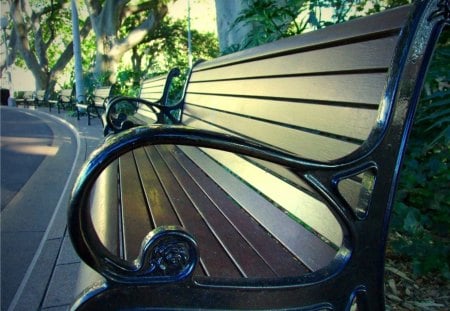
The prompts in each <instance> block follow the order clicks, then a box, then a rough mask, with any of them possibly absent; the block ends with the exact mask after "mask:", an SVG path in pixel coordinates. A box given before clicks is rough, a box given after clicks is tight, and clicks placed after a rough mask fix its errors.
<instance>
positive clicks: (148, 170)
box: [128, 148, 206, 276]
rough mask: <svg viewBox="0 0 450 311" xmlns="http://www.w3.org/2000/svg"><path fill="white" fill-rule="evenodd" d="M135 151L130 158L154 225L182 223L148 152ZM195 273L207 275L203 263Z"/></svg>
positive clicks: (135, 216) (131, 215)
mask: <svg viewBox="0 0 450 311" xmlns="http://www.w3.org/2000/svg"><path fill="white" fill-rule="evenodd" d="M133 153H134V158H131V157H128V160H130V161H131V160H134V161H135V163H136V167H137V171H138V174H139V178H140V181H141V183H142V185H143V186H142V190H143V196H144V197H145V200H146V203H147V204H146V206H148V207H150V208H149V211H148V213H149V214H150V215H151V223H153V227H154V228H156V227H159V226H167V225H181V224H180V221H179V220H178V217H177V215H176V214H175V211H174V210H173V207H172V205H171V204H170V202H169V199H168V198H167V196H166V193H165V191H164V189H163V188H162V186H161V183H160V181H159V179H158V178H157V175H156V173H155V171H154V169H153V166H152V164H151V163H150V161H149V159H148V156H147V153H146V152H145V150H144V149H143V148H140V149H136V150H134V151H133ZM130 165H131V164H130ZM128 217H133V218H139V217H140V215H139V214H128ZM138 220H139V219H138ZM194 275H196V276H205V275H206V274H205V272H204V271H203V268H202V267H201V265H198V266H197V268H196V270H195V271H194Z"/></svg>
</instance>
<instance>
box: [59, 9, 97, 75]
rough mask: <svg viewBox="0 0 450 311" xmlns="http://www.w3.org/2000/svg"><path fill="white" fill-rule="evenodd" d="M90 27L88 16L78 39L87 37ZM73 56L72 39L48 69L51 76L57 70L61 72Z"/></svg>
mask: <svg viewBox="0 0 450 311" xmlns="http://www.w3.org/2000/svg"><path fill="white" fill-rule="evenodd" d="M91 29H92V24H91V21H90V19H89V17H88V18H87V19H86V20H85V22H84V26H83V28H81V30H80V40H83V39H85V38H86V37H87V35H88V34H89V32H90V31H91ZM72 56H73V41H72V42H70V43H69V44H68V45H67V47H66V49H65V50H64V52H63V53H62V54H61V56H60V57H59V58H58V61H57V62H56V64H55V65H54V66H53V68H52V69H51V71H50V75H51V76H55V75H57V74H58V73H59V72H61V71H62V70H63V69H64V68H65V67H66V65H67V63H68V62H69V61H70V59H71V58H72Z"/></svg>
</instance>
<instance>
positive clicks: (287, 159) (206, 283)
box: [69, 1, 450, 310]
mask: <svg viewBox="0 0 450 311" xmlns="http://www.w3.org/2000/svg"><path fill="white" fill-rule="evenodd" d="M408 12H409V9H407V8H401V9H397V10H394V11H391V12H389V13H388V12H386V13H382V14H388V15H378V16H390V20H392V21H393V22H394V23H395V22H396V20H400V19H402V18H403V17H404V16H405V14H406V13H408ZM377 18H378V17H376V16H374V17H367V18H364V19H361V20H359V21H358V20H356V21H352V22H350V23H348V27H349V28H353V29H355V30H356V29H359V28H360V27H364V24H365V23H373V24H376V23H377ZM406 21H407V22H406V26H404V27H402V28H401V32H400V36H399V39H398V43H397V45H396V49H395V52H394V56H393V60H392V63H391V66H390V67H389V71H388V73H387V82H386V85H385V87H383V89H384V91H383V93H382V94H383V95H382V96H381V103H380V106H379V108H378V117H377V119H376V123H375V126H374V127H373V128H372V130H371V132H370V135H369V136H368V138H367V139H365V140H364V141H363V143H362V144H361V146H360V147H359V148H358V149H357V150H355V151H353V152H350V153H349V154H347V155H345V156H343V157H342V158H338V159H331V160H322V159H311V158H308V157H302V156H298V155H297V154H295V153H294V152H291V151H289V150H283V149H282V148H276V147H274V146H270V145H268V144H266V143H264V142H261V141H258V140H255V139H249V138H246V137H239V136H237V135H230V134H224V133H219V132H217V131H211V130H208V129H206V128H195V127H192V126H186V123H187V125H190V124H195V122H196V121H195V120H194V121H193V119H196V118H197V116H195V115H194V114H192V111H195V109H196V108H195V107H194V108H192V107H191V105H192V99H190V100H188V96H192V97H194V96H193V95H192V94H196V93H199V92H201V90H202V88H201V87H199V88H195V86H194V87H192V88H191V89H190V84H195V83H196V82H197V81H199V80H200V81H201V79H199V78H198V76H201V74H199V72H201V71H202V70H205V71H207V70H209V69H210V68H211V67H215V68H220V67H221V66H224V67H225V68H226V67H227V66H228V65H229V63H230V62H233V61H234V62H235V64H236V66H238V67H239V66H243V63H245V62H244V60H245V59H248V58H251V57H253V56H254V57H255V59H263V58H264V57H265V56H266V55H268V54H270V53H271V52H268V51H267V49H274V44H272V45H267V46H261V47H259V48H256V49H252V50H248V51H244V52H242V53H239V54H236V55H231V56H225V57H223V58H219V59H217V60H213V61H211V62H205V63H200V64H198V65H197V66H195V67H194V68H193V73H192V75H191V77H190V78H189V79H188V82H187V87H186V89H187V93H188V96H186V97H185V98H184V100H185V101H184V102H183V103H182V105H180V106H177V107H175V108H181V109H183V113H182V115H181V116H182V118H183V119H182V122H181V121H180V123H181V124H180V125H154V126H143V127H136V128H133V129H130V130H127V131H125V132H123V133H121V134H117V135H115V136H112V137H109V138H108V139H106V141H105V143H104V144H103V146H101V147H100V148H99V149H97V150H96V151H95V152H94V153H93V154H92V156H91V158H90V160H89V161H88V162H87V163H86V165H85V166H84V168H83V170H82V172H81V174H80V176H79V178H78V180H77V183H76V185H75V187H74V190H73V193H72V198H71V203H70V208H69V232H70V236H71V239H72V242H73V244H74V247H75V249H76V251H77V253H78V254H79V255H80V257H81V258H82V259H83V261H84V262H85V263H86V264H87V265H89V266H90V267H91V268H93V269H94V270H96V271H97V272H99V273H100V274H101V275H102V276H103V277H104V278H105V280H103V281H100V282H99V283H96V284H93V285H92V286H91V287H90V288H88V289H87V290H86V292H85V293H84V295H82V296H81V297H80V298H79V300H77V301H76V302H75V304H74V308H80V309H111V308H115V309H121V308H130V309H132V308H136V309H144V308H156V309H164V308H166V309H177V308H178V309H183V308H191V309H194V308H211V309H214V308H219V309H227V308H233V309H253V310H254V309H296V310H297V309H307V310H322V309H327V310H349V309H350V308H351V306H352V305H356V306H357V308H358V310H381V309H384V294H383V293H384V291H383V287H384V284H383V270H384V249H385V244H386V239H387V233H388V225H389V218H390V212H391V208H392V201H393V199H394V194H395V188H396V183H397V178H398V173H399V170H400V167H401V162H402V157H403V154H404V150H405V147H406V142H407V137H408V134H409V131H410V129H411V126H412V123H413V117H414V111H415V107H416V104H417V102H418V99H419V96H420V91H421V88H422V84H423V81H424V78H425V74H426V70H427V68H428V65H429V62H430V59H431V56H432V53H433V50H434V46H435V44H436V41H437V39H438V37H439V34H440V32H441V31H442V29H443V27H444V26H445V25H448V24H449V23H450V8H449V2H448V1H417V2H416V3H415V4H414V6H413V9H412V15H411V16H410V17H409V18H407V19H406ZM352 26H353V27H352ZM341 27H347V26H339V25H338V26H334V27H331V28H329V29H328V30H327V29H325V31H322V32H317V34H312V35H306V36H305V37H304V38H305V41H302V42H306V45H303V46H302V48H303V49H308V44H307V42H308V39H309V38H315V39H317V38H319V41H320V36H321V35H322V34H328V35H330V34H333V31H335V34H338V30H342V29H343V28H341ZM300 38H303V37H300ZM294 40H297V39H294ZM298 40H300V41H301V40H302V39H298ZM290 42H292V41H290V40H289V39H288V40H284V41H280V42H277V43H275V45H276V46H277V47H276V48H275V49H278V51H280V54H282V53H284V52H285V51H286V50H283V47H284V45H287V46H289V43H290ZM316 42H317V41H315V43H316ZM324 45H326V46H329V43H328V42H325V41H324ZM305 46H306V47H305ZM315 46H316V47H317V46H320V44H317V43H316V45H315ZM321 47H323V46H321ZM255 51H256V52H257V53H255ZM272 51H273V50H272ZM270 55H272V54H270ZM374 72H377V71H376V70H375V69H374ZM194 76H195V79H194ZM207 86H208V84H205V87H207ZM271 87H275V86H273V85H271ZM214 90H215V92H219V90H218V89H216V88H214ZM248 91H249V92H257V91H258V90H256V89H255V90H248ZM306 91H308V90H306ZM345 91H346V90H341V92H345ZM158 108H160V109H161V110H162V112H163V113H165V114H166V115H171V108H168V107H158ZM187 108H188V109H187ZM209 109H210V108H209ZM249 120H254V119H249ZM255 121H258V120H255ZM249 122H250V121H249ZM244 126H245V125H244ZM267 134H268V133H267ZM313 134H316V133H313ZM281 138H282V137H280V139H281ZM299 143H302V142H299ZM154 145H155V146H158V147H157V148H156V150H158V152H160V153H161V155H163V154H164V153H163V151H164V150H163V148H165V147H164V146H165V145H182V146H195V147H207V148H213V149H218V150H225V151H229V152H232V153H236V154H240V155H244V156H249V157H253V158H256V159H260V160H263V161H265V163H266V162H270V163H276V164H279V165H281V166H283V167H286V168H288V170H289V171H290V172H291V173H293V174H294V175H295V176H296V177H297V178H299V179H301V180H302V181H303V182H304V183H305V184H306V187H308V188H309V189H312V190H313V191H315V192H316V193H317V194H319V196H320V197H321V198H322V199H323V201H324V202H326V203H327V204H328V206H329V207H330V209H331V210H332V212H333V214H334V215H335V216H336V217H337V218H338V219H339V220H340V221H341V224H343V227H344V230H343V237H342V244H341V245H340V246H339V248H338V250H337V251H336V254H335V256H334V258H333V259H332V260H331V262H330V263H328V264H327V265H326V266H322V267H320V266H319V269H318V270H316V271H312V272H311V273H306V274H303V275H296V274H295V275H292V276H284V277H254V278H237V279H236V278H226V277H225V278H224V277H204V276H203V277H202V276H197V275H196V274H195V271H196V269H197V268H196V267H197V266H198V264H199V260H200V258H201V257H202V256H204V255H205V253H207V255H209V254H208V253H209V252H210V249H208V248H202V245H201V244H199V243H198V242H197V237H194V236H193V235H192V234H190V233H189V232H188V231H187V230H186V229H185V228H180V227H177V226H161V227H157V228H155V229H154V230H153V231H151V232H150V233H149V234H148V235H147V236H146V237H145V239H144V240H143V241H142V244H141V247H140V250H139V253H138V256H137V258H136V260H134V261H130V259H128V260H126V259H125V258H121V257H120V256H118V255H116V254H113V253H112V252H111V250H110V249H108V248H107V247H106V246H105V245H104V244H103V243H102V241H101V239H100V238H99V236H98V234H97V233H96V231H95V225H94V224H93V223H92V219H91V210H90V209H91V204H90V203H91V201H90V198H91V197H90V195H91V194H92V192H91V191H92V189H93V188H94V187H95V186H96V182H97V179H98V178H99V177H101V175H102V172H103V171H104V170H105V169H107V168H108V167H110V165H111V164H113V163H115V161H116V160H117V159H118V158H120V159H121V160H122V158H123V157H125V156H127V155H128V154H129V152H135V151H136V150H140V149H138V148H141V147H145V148H146V149H145V150H153V149H149V148H152V147H150V146H154ZM160 146H161V147H160ZM169 148H172V147H169ZM176 148H177V147H176ZM161 150H162V151H161ZM139 152H140V151H139ZM146 152H147V151H146ZM149 152H150V151H149ZM165 154H167V155H168V156H169V155H170V156H172V155H174V156H175V157H176V156H177V151H176V150H175V151H174V150H172V151H170V149H169V151H168V152H166V153H165ZM133 156H135V155H133ZM162 158H163V159H164V157H162ZM149 159H153V157H149ZM361 173H362V174H365V173H368V177H369V180H368V181H369V182H368V183H367V184H365V183H364V181H363V182H361V184H360V187H359V188H358V190H359V191H362V193H361V194H362V196H363V197H364V196H365V195H366V194H367V193H369V197H368V198H369V199H368V200H366V204H367V205H366V206H364V205H362V206H360V205H358V204H357V205H356V206H351V204H350V203H349V198H348V197H347V196H346V193H347V192H346V190H345V188H346V185H345V182H346V181H348V180H349V179H352V178H353V177H354V176H359V175H360V174H361ZM363 179H364V177H363ZM350 184H351V182H350ZM211 186H213V183H211ZM341 186H342V187H343V188H341ZM102 189H103V190H99V191H100V193H99V194H100V195H101V194H102V193H101V191H106V193H108V189H110V188H109V187H108V185H105V187H103V188H102ZM105 189H106V190H105ZM95 191H97V189H95ZM112 191H116V190H115V188H114V187H112ZM103 194H105V192H103ZM102 198H103V199H108V198H110V197H109V196H108V195H105V196H102ZM174 200H175V199H174ZM94 207H95V206H94ZM122 210H123V211H125V212H126V211H127V206H122ZM269 231H270V230H269ZM296 239H301V237H296ZM199 249H200V254H199V253H198V251H199ZM314 250H315V249H314V247H312V248H310V249H306V248H305V249H304V250H303V252H302V254H301V255H308V252H314ZM216 260H217V262H221V261H222V260H223V258H220V257H219V258H217V259H216Z"/></svg>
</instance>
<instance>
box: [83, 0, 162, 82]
mask: <svg viewBox="0 0 450 311" xmlns="http://www.w3.org/2000/svg"><path fill="white" fill-rule="evenodd" d="M168 2H169V0H153V1H131V0H104V1H101V0H85V3H86V6H87V8H88V11H89V16H90V19H91V23H92V28H93V30H94V33H95V37H96V57H95V69H94V71H95V74H96V75H97V76H98V77H100V76H101V75H102V74H104V75H105V76H106V79H107V80H108V81H109V82H110V83H114V82H115V81H116V74H117V69H118V65H119V62H120V60H121V58H122V56H123V55H124V54H125V53H126V52H127V51H129V50H130V49H133V48H134V47H135V46H137V45H138V44H140V43H141V42H142V41H143V40H144V39H145V37H146V36H147V35H148V34H149V33H150V32H151V31H153V30H154V29H155V28H156V27H157V26H158V25H159V23H160V22H161V20H162V19H163V18H164V16H165V15H166V14H167V11H168V9H167V5H166V4H167V3H168ZM128 18H133V19H135V20H136V19H138V20H139V25H137V26H136V27H135V28H133V29H129V31H128V32H124V31H123V30H122V31H121V29H122V26H123V25H124V24H125V23H126V21H127V19H128Z"/></svg>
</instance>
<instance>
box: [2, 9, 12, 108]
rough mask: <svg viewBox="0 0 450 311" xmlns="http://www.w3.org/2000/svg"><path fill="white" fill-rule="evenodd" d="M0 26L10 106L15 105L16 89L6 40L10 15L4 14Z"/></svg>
mask: <svg viewBox="0 0 450 311" xmlns="http://www.w3.org/2000/svg"><path fill="white" fill-rule="evenodd" d="M0 27H1V28H2V32H3V42H4V44H5V66H6V77H7V79H8V87H9V97H8V106H15V101H14V91H13V87H12V80H11V71H10V70H9V66H8V44H7V42H6V29H7V28H8V17H7V16H2V17H1V18H0Z"/></svg>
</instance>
